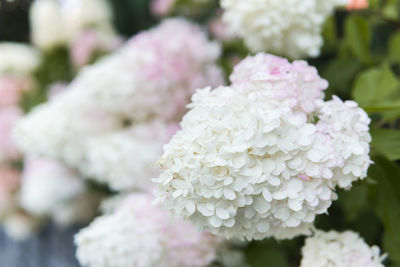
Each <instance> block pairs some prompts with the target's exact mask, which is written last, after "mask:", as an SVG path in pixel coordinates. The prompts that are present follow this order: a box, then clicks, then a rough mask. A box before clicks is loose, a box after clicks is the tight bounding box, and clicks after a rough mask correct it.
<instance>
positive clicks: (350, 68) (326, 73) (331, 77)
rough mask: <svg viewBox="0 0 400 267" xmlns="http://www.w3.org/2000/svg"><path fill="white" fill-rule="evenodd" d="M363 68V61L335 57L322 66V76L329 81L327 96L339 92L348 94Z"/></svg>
mask: <svg viewBox="0 0 400 267" xmlns="http://www.w3.org/2000/svg"><path fill="white" fill-rule="evenodd" d="M361 69H362V63H361V62H360V61H358V60H354V59H351V58H338V59H334V60H332V61H331V62H329V64H327V65H326V66H324V67H323V68H320V69H319V70H320V72H321V76H322V77H324V78H325V79H327V80H328V81H329V89H328V90H327V92H326V94H327V96H328V97H327V98H329V96H330V95H332V94H338V93H339V94H341V95H347V94H348V91H349V88H350V87H351V85H352V83H353V79H354V77H355V76H356V75H357V73H358V72H359V71H360V70H361ZM347 97H349V96H347Z"/></svg>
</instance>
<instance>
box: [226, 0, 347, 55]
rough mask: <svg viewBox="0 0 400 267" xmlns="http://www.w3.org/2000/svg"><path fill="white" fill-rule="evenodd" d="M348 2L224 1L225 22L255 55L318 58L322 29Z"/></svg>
mask: <svg viewBox="0 0 400 267" xmlns="http://www.w3.org/2000/svg"><path fill="white" fill-rule="evenodd" d="M346 2H347V1H346V0H324V1H321V0H308V1H299V0H246V1H239V0H222V1H221V6H222V8H223V9H224V11H225V13H224V15H223V19H224V21H225V22H226V24H227V25H228V27H229V28H230V30H231V31H232V33H234V34H237V35H238V36H240V37H242V38H243V39H244V41H245V43H246V44H247V46H248V47H249V48H250V49H251V50H252V51H254V52H260V51H266V52H270V53H274V54H280V55H284V56H288V57H291V58H301V57H315V56H318V55H319V53H320V48H321V46H322V43H323V39H322V36H321V30H322V25H323V23H324V22H325V20H326V18H327V17H328V16H329V15H330V14H331V13H332V12H333V10H334V7H335V6H336V5H341V4H343V5H344V4H346Z"/></svg>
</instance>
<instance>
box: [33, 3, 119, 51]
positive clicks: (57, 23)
mask: <svg viewBox="0 0 400 267" xmlns="http://www.w3.org/2000/svg"><path fill="white" fill-rule="evenodd" d="M30 24H31V31H32V36H31V38H32V42H33V44H34V45H35V46H37V47H38V48H40V49H42V50H44V51H49V50H52V49H55V48H58V47H62V46H67V45H70V44H73V43H74V42H76V40H79V39H81V36H82V35H86V32H87V31H88V30H89V31H90V32H92V34H94V35H95V36H96V39H97V40H98V41H99V42H100V44H99V45H98V46H96V47H93V49H94V50H96V49H97V50H100V51H103V50H104V51H109V50H111V49H112V48H113V43H114V42H115V40H116V39H117V37H116V35H115V32H114V29H113V26H112V12H111V9H110V7H109V5H108V3H107V1H105V0H64V1H58V0H35V1H34V2H33V3H32V6H31V9H30ZM94 50H93V51H94ZM93 51H90V52H93ZM88 53H89V51H88Z"/></svg>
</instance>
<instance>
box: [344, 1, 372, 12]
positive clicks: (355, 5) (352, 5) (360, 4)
mask: <svg viewBox="0 0 400 267" xmlns="http://www.w3.org/2000/svg"><path fill="white" fill-rule="evenodd" d="M364 8H368V0H349V2H348V3H347V9H348V10H355V9H364Z"/></svg>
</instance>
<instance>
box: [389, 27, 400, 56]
mask: <svg viewBox="0 0 400 267" xmlns="http://www.w3.org/2000/svg"><path fill="white" fill-rule="evenodd" d="M389 57H390V59H391V60H393V61H396V62H398V63H400V32H398V33H396V34H394V35H393V36H392V37H391V38H390V41H389Z"/></svg>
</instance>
